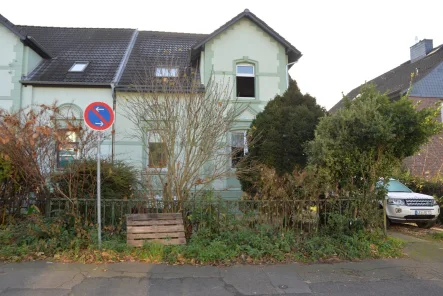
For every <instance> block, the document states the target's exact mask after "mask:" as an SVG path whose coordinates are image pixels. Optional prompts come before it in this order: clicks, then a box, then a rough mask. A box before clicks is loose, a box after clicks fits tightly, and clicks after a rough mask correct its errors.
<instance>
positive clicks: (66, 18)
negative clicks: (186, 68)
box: [0, 0, 443, 109]
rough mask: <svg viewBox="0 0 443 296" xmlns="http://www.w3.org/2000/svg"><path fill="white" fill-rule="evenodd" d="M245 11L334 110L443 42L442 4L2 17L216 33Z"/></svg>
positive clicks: (37, 11)
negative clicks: (285, 49) (289, 50)
mask: <svg viewBox="0 0 443 296" xmlns="http://www.w3.org/2000/svg"><path fill="white" fill-rule="evenodd" d="M245 8H248V9H249V10H250V11H252V12H253V13H254V14H255V15H257V16H258V17H259V18H261V19H262V20H263V21H265V22H266V23H267V24H268V25H269V26H270V27H271V28H273V29H274V30H275V31H277V32H278V33H279V34H280V35H282V36H283V37H284V38H285V39H286V40H288V41H289V42H290V43H292V44H293V45H294V46H295V47H296V48H297V49H299V50H300V51H301V52H302V54H303V56H302V57H301V58H300V60H299V62H298V63H297V64H295V65H294V66H293V67H292V69H291V70H290V71H289V73H290V74H291V76H292V77H293V78H294V79H296V80H297V82H298V84H299V87H300V88H301V90H302V92H304V93H306V92H307V93H310V94H311V95H313V96H315V97H316V98H317V101H318V103H319V104H320V105H322V106H324V107H326V108H327V109H329V108H331V107H332V106H333V105H334V104H335V103H336V102H337V101H339V100H340V99H341V97H342V92H343V93H345V94H346V93H348V92H349V91H351V90H352V89H353V88H355V87H357V86H359V85H360V84H362V83H364V82H365V81H367V80H370V79H372V78H374V77H376V76H378V75H381V74H383V73H384V72H386V71H388V70H390V69H392V68H394V67H396V66H398V65H400V64H401V63H403V62H405V61H407V60H408V59H409V47H410V46H412V45H413V44H414V43H415V37H416V36H417V37H418V38H419V39H420V40H421V39H425V38H427V39H433V40H434V46H437V45H440V44H442V43H443V30H442V29H443V0H415V1H409V0H403V1H400V0H399V1H395V0H382V1H380V0H366V1H355V0H354V1H351V0H349V1H344V0H335V1H328V0H323V1H320V0H317V1H316V0H303V1H301V0H297V1H280V0H273V1H258V0H251V1H247V0H245V1H242V0H235V1H231V0H223V1H217V2H215V1H210V0H202V1H200V0H198V1H197V0H196V1H193V0H188V1H184V0H177V1H175V0H167V1H152V0H151V1H150V0H144V1H135V0H124V1H115V0H107V1H102V0H76V1H60V0H57V1H52V0H38V1H36V0H24V1H23V0H22V1H7V0H1V5H0V13H1V14H3V16H5V17H6V18H8V19H9V20H10V21H11V22H13V23H14V24H20V25H40V26H67V27H105V28H106V27H107V28H109V27H115V28H138V29H140V30H155V31H171V32H189V33H211V32H212V31H214V30H215V29H217V28H218V27H220V26H221V25H223V24H224V23H225V22H227V21H228V20H230V19H231V18H233V17H234V16H236V15H237V14H238V13H240V12H241V11H243V10H244V9H245Z"/></svg>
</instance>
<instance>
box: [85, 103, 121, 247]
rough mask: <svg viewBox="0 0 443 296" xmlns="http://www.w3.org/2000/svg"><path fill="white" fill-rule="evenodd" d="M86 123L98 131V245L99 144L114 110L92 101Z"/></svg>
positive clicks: (100, 238)
mask: <svg viewBox="0 0 443 296" xmlns="http://www.w3.org/2000/svg"><path fill="white" fill-rule="evenodd" d="M83 118H84V120H85V123H86V125H87V126H88V127H89V128H91V129H93V130H96V131H98V137H97V224H98V229H97V231H98V245H99V248H100V249H101V245H102V214H101V175H100V145H101V137H102V135H101V134H102V133H101V132H102V131H105V130H107V129H108V128H110V127H111V126H112V124H113V123H114V119H115V115H114V110H112V108H111V107H110V106H109V105H108V104H106V103H104V102H93V103H91V104H89V105H88V106H87V107H86V109H85V111H84V112H83Z"/></svg>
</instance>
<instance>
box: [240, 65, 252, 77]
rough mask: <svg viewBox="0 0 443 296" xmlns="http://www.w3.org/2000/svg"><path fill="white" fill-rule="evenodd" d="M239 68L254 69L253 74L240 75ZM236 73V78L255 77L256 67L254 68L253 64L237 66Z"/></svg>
mask: <svg viewBox="0 0 443 296" xmlns="http://www.w3.org/2000/svg"><path fill="white" fill-rule="evenodd" d="M238 67H252V74H247V73H238ZM235 73H236V76H241V77H255V67H254V65H253V64H247V63H241V64H237V65H236V67H235Z"/></svg>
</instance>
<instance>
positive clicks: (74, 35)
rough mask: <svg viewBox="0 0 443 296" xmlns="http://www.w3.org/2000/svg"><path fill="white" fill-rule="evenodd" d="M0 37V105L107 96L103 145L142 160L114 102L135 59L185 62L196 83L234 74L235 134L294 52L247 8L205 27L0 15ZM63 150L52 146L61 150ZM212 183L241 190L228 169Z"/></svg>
mask: <svg viewBox="0 0 443 296" xmlns="http://www.w3.org/2000/svg"><path fill="white" fill-rule="evenodd" d="M0 42H1V44H2V47H1V48H0V51H1V53H0V107H1V108H4V109H9V110H18V109H20V108H24V107H26V106H29V105H31V104H35V103H47V104H49V103H53V102H54V101H57V102H58V104H60V105H61V107H64V108H67V109H68V108H69V110H74V112H76V113H75V114H76V117H77V118H82V110H83V109H84V108H85V107H86V106H87V105H88V104H89V103H90V102H93V101H103V102H106V103H108V104H109V105H111V106H113V107H114V109H115V111H116V122H115V124H114V130H115V133H113V136H112V139H110V140H108V141H104V142H103V145H102V152H103V153H104V154H108V155H114V156H115V157H117V158H121V159H124V160H125V161H129V162H131V163H134V164H136V165H138V166H139V167H141V168H146V167H147V166H148V165H149V156H150V154H149V153H146V152H145V150H144V149H143V144H142V143H140V142H139V141H136V140H134V139H130V138H127V137H126V135H127V133H128V130H131V129H133V128H134V126H132V125H131V123H130V122H129V121H128V120H127V119H126V118H125V117H124V116H123V115H122V114H120V113H119V110H118V107H119V102H121V100H123V99H124V97H125V96H126V95H127V94H128V93H131V92H133V91H134V90H133V88H131V85H132V83H133V81H134V79H135V77H136V75H137V72H139V71H140V70H141V69H140V67H142V65H141V64H142V63H140V61H143V64H144V65H146V64H148V65H150V66H151V67H152V68H153V69H155V70H154V71H155V73H156V76H159V77H169V76H175V75H176V73H177V71H180V68H181V67H189V68H193V69H194V71H196V72H197V73H198V77H199V78H200V82H201V85H202V86H204V85H206V83H207V82H208V80H209V77H210V76H211V75H214V76H215V77H219V78H221V77H229V78H230V79H231V81H234V86H233V87H234V92H233V93H232V96H233V98H234V97H239V100H240V101H245V102H247V103H248V108H247V110H245V111H244V112H243V114H241V115H240V118H239V120H238V122H237V124H236V126H235V127H234V129H233V130H232V132H231V137H229V139H232V141H234V140H235V141H237V142H238V141H239V139H240V141H241V139H242V138H243V137H244V132H245V131H246V130H247V129H248V128H249V125H250V123H251V121H252V120H253V119H254V117H255V115H256V114H257V113H259V112H260V111H262V110H263V109H264V107H265V105H266V103H267V102H268V101H269V100H270V99H272V98H273V97H274V96H275V95H277V94H279V95H281V94H282V93H283V92H284V91H285V90H286V89H287V87H288V69H289V68H290V67H291V66H292V65H293V64H294V63H295V62H297V60H298V59H299V58H300V57H301V53H300V51H299V50H297V49H296V48H295V47H294V46H293V45H292V44H291V43H289V42H288V41H287V40H286V39H284V38H283V37H282V36H280V35H279V34H278V33H277V32H275V31H274V30H273V29H272V28H271V27H269V26H268V25H267V24H266V23H265V22H264V21H262V20H261V19H260V18H258V17H257V16H256V15H254V14H253V13H252V12H250V11H249V10H248V9H246V10H244V11H243V12H241V13H240V14H238V15H237V16H235V17H234V18H233V19H231V20H229V21H228V22H227V23H225V24H224V25H222V26H221V27H220V28H218V29H216V30H215V31H214V32H212V33H211V34H188V33H173V32H153V31H139V30H135V29H98V28H61V27H36V26H19V25H14V24H12V23H11V22H9V21H8V20H7V19H6V18H4V17H3V16H1V15H0ZM166 53H167V55H166ZM171 55H173V56H174V58H175V60H176V62H177V68H176V69H175V68H174V69H171V68H162V67H161V62H162V61H163V59H166V58H167V56H171ZM73 143H74V144H75V135H73ZM68 150H69V149H67V151H62V152H60V151H57V152H56V151H55V152H54V153H59V154H60V155H61V156H63V155H64V154H69V151H68ZM157 157H161V156H158V155H157ZM151 161H152V160H151ZM217 184H218V185H217V186H216V188H215V189H217V190H221V191H222V195H223V196H224V197H226V198H235V197H238V196H239V195H240V194H241V190H240V184H239V182H238V180H237V179H236V178H234V177H227V178H224V179H223V180H220V182H218V183H217Z"/></svg>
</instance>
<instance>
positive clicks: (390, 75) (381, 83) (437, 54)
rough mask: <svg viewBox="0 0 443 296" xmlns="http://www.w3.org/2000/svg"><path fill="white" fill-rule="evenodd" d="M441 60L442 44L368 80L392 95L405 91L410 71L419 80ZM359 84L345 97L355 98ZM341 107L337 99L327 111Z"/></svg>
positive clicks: (358, 90)
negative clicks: (424, 55)
mask: <svg viewBox="0 0 443 296" xmlns="http://www.w3.org/2000/svg"><path fill="white" fill-rule="evenodd" d="M442 62H443V45H440V46H438V47H436V48H434V49H433V50H432V51H431V52H430V53H429V54H428V55H427V56H426V57H424V58H422V59H420V60H418V61H416V62H414V63H411V62H410V61H407V62H405V63H403V64H401V65H400V66H398V67H396V68H394V69H392V70H390V71H388V72H386V73H384V74H382V75H380V76H378V77H376V78H374V79H372V80H370V81H368V83H373V84H375V86H376V87H377V90H379V91H380V92H386V93H387V94H388V95H393V94H396V93H398V92H403V91H406V90H407V89H408V87H409V83H410V82H411V73H414V74H415V76H414V80H413V83H415V82H417V81H419V80H421V79H422V78H423V77H425V76H426V75H427V74H429V72H431V71H432V70H433V69H434V68H435V67H437V66H438V65H439V64H441V63H442ZM417 73H418V74H417ZM360 88H361V86H359V87H357V88H354V89H353V90H351V91H350V92H349V93H348V94H347V95H346V97H348V98H349V99H351V100H352V99H353V98H355V96H357V95H358V93H359V92H360ZM342 107H343V100H341V101H339V102H338V103H337V104H336V105H335V106H334V107H332V108H331V109H330V110H329V112H332V113H334V112H336V111H337V110H339V109H341V108H342Z"/></svg>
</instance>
